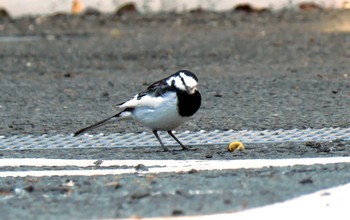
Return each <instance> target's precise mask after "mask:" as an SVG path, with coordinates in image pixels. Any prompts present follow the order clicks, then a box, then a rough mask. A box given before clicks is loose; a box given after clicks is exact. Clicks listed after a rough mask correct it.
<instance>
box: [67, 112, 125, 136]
mask: <svg viewBox="0 0 350 220" xmlns="http://www.w3.org/2000/svg"><path fill="white" fill-rule="evenodd" d="M119 114H120V113H118V114H116V115H113V116H111V117H109V118H106V119H105V120H103V121H100V122H98V123H96V124H93V125H90V126H89V127H86V128H83V129H81V130H79V131H77V132H75V133H74V135H73V136H74V137H75V136H78V135H80V134H83V133H85V132H87V131H91V130H93V129H95V128H99V127H101V126H103V125H105V124H108V123H110V122H112V121H113V119H116V118H117V117H118V116H119Z"/></svg>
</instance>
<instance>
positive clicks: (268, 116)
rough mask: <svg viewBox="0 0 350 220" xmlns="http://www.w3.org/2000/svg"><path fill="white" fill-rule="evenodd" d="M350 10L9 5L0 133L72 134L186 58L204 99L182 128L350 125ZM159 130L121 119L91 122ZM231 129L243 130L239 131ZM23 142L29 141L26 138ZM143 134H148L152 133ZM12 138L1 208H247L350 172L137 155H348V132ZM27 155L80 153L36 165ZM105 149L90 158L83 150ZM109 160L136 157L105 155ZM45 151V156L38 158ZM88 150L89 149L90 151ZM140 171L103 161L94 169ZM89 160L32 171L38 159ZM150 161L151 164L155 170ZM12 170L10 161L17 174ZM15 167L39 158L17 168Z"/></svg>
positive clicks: (340, 166) (335, 167) (2, 46)
mask: <svg viewBox="0 0 350 220" xmlns="http://www.w3.org/2000/svg"><path fill="white" fill-rule="evenodd" d="M349 18H350V13H349V12H348V11H339V10H338V11H333V10H330V11H327V10H324V11H309V12H295V11H280V12H274V13H272V12H267V13H248V14H245V13H237V12H235V13H234V12H225V13H212V12H201V11H198V12H192V13H184V14H176V13H166V14H158V15H124V16H115V15H89V16H87V15H83V16H65V15H56V16H48V17H47V16H41V17H30V18H19V19H13V20H9V19H2V18H0V30H1V32H0V33H1V34H0V51H1V52H0V94H1V95H0V138H3V139H4V138H9V137H13V136H14V135H17V136H18V137H24V136H26V135H32V136H42V135H47V136H49V137H50V136H53V135H57V134H59V135H63V136H69V135H71V134H72V133H73V132H75V131H77V130H78V129H80V128H82V127H85V126H87V125H90V124H92V123H94V122H97V121H99V120H101V119H103V118H105V117H108V116H110V115H112V114H115V113H116V109H115V108H114V107H113V105H114V104H117V103H120V102H121V101H124V100H125V99H128V98H130V97H131V96H133V95H134V94H136V93H138V92H140V91H142V90H143V89H145V88H146V87H147V85H149V84H150V83H152V82H154V81H156V80H157V79H160V78H164V77H166V76H168V75H170V74H172V73H174V72H176V71H177V70H179V69H188V70H191V71H193V72H194V73H196V74H197V76H198V77H199V89H200V91H201V93H202V99H203V103H202V107H201V109H200V110H199V111H198V113H197V114H196V115H195V117H194V118H193V119H192V120H191V121H189V122H188V123H186V124H185V125H183V126H182V127H180V128H179V129H178V130H177V131H178V132H183V131H186V130H189V131H191V132H199V131H214V130H221V131H227V130H230V129H232V130H235V131H241V130H254V131H264V130H266V129H268V130H272V131H274V130H278V129H284V130H290V129H298V130H306V129H308V128H315V129H320V128H330V127H339V128H344V129H347V128H349V127H350V117H349V115H350V78H349V77H350V72H349V69H350V62H349V58H350V52H349V51H350V41H349V39H350V35H349V31H350V28H349V27H348V24H347V21H348V20H349ZM141 132H150V131H148V130H147V129H146V128H145V127H142V126H141V125H139V124H137V123H135V122H132V121H123V122H118V123H115V124H111V125H108V126H106V127H103V128H100V129H99V130H96V131H94V132H93V133H92V134H94V135H95V134H99V133H103V134H108V135H111V134H113V133H121V134H129V133H141ZM232 141H233V140H232ZM23 144H24V145H25V143H23ZM140 146H143V145H142V143H140ZM20 147H21V146H14V149H12V150H1V151H0V161H4V160H5V159H8V158H10V159H11V158H18V159H21V160H20V161H22V160H23V161H22V162H20V163H19V164H18V165H10V164H6V163H4V164H3V165H1V166H0V167H1V171H0V173H1V174H4V177H1V178H0V213H1V215H0V219H10V218H11V219H23V218H27V219H51V218H52V219H67V218H70V219H106V218H128V217H165V216H191V215H206V214H216V213H235V212H240V211H244V210H249V209H250V208H254V207H262V206H265V205H270V204H273V203H276V202H283V201H287V200H290V199H292V198H296V197H298V196H302V195H305V194H308V193H313V192H316V191H318V190H322V189H327V188H330V187H335V186H339V185H343V184H346V183H349V182H350V172H349V170H350V164H349V163H348V162H335V163H331V164H313V165H307V164H306V163H305V162H303V164H298V165H291V166H265V167H262V168H246V167H245V166H244V165H242V167H240V168H235V169H233V168H232V169H217V170H216V169H210V170H196V169H192V170H185V171H179V172H159V173H157V172H151V171H152V169H153V168H157V167H158V166H155V167H148V166H145V165H143V164H142V162H137V161H138V160H157V161H167V160H184V161H190V160H207V161H216V160H217V161H221V160H224V161H235V160H241V159H244V160H246V161H248V162H249V161H251V162H252V163H254V161H255V160H256V159H280V160H284V159H286V158H289V159H292V158H299V159H306V161H307V158H321V159H322V158H329V157H331V158H342V157H344V158H347V157H349V155H350V142H349V141H348V140H343V139H339V140H332V141H322V142H308V143H304V142H283V143H282V142H280V143H245V147H246V148H245V150H243V151H234V152H228V151H227V145H225V144H216V143H213V144H210V145H203V146H196V147H195V148H196V149H195V150H193V151H180V150H179V147H178V146H172V147H171V149H172V151H171V152H162V151H161V148H160V147H159V148H157V147H129V148H119V147H118V146H117V145H113V144H111V145H108V146H103V147H100V148H94V147H91V148H77V149H64V148H57V149H27V150H20V149H18V148H20ZM28 158H49V159H70V160H72V161H69V162H67V164H66V165H65V166H57V165H54V164H50V163H48V164H47V165H41V166H33V165H28V164H26V163H25V159H28ZM83 159H91V160H95V161H96V164H95V166H88V167H83V166H81V165H77V164H74V163H73V162H74V161H76V160H83ZM105 160H114V161H123V160H137V161H136V162H134V163H133V165H124V166H109V167H107V168H106V167H101V166H99V164H103V162H104V161H105ZM38 161H39V159H38ZM78 162H79V161H78ZM105 169H111V170H123V169H132V170H136V171H137V172H134V173H124V174H104V175H95V174H94V173H93V172H91V173H89V172H88V171H91V170H98V171H103V170H105ZM65 170H66V171H67V170H69V171H70V170H78V171H85V170H86V171H87V173H86V174H84V175H74V172H73V174H67V175H64V176H59V175H57V174H56V175H55V174H53V175H51V176H50V175H42V176H40V175H39V176H34V175H33V174H34V173H31V171H33V172H34V171H35V172H36V171H65ZM147 170H149V171H150V172H149V173H147ZM5 172H9V173H7V174H8V175H7V176H6V177H5ZM16 172H28V176H26V177H17V176H16V175H17V174H16Z"/></svg>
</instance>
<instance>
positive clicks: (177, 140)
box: [168, 131, 189, 150]
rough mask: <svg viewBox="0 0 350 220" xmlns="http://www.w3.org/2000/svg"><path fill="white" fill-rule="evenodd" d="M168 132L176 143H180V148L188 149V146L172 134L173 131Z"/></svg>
mask: <svg viewBox="0 0 350 220" xmlns="http://www.w3.org/2000/svg"><path fill="white" fill-rule="evenodd" d="M168 134H169V135H170V136H171V137H172V138H174V140H175V141H176V142H177V143H179V144H180V145H181V147H182V150H189V148H188V147H186V146H185V145H183V144H182V143H181V142H180V141H179V139H177V138H176V137H175V135H174V134H173V132H171V131H168Z"/></svg>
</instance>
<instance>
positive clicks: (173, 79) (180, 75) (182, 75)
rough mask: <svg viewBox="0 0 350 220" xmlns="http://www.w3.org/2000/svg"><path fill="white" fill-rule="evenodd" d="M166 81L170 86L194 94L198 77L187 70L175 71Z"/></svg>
mask: <svg viewBox="0 0 350 220" xmlns="http://www.w3.org/2000/svg"><path fill="white" fill-rule="evenodd" d="M166 82H167V84H169V85H170V86H172V87H174V88H176V89H179V90H181V91H185V92H187V93H188V94H194V93H195V92H196V91H197V84H198V78H197V76H196V75H195V74H194V73H192V72H190V71H188V70H180V71H177V72H176V73H174V74H173V75H172V76H170V77H169V79H168V80H167V81H166Z"/></svg>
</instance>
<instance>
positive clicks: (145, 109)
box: [74, 70, 201, 151]
mask: <svg viewBox="0 0 350 220" xmlns="http://www.w3.org/2000/svg"><path fill="white" fill-rule="evenodd" d="M197 83H198V78H197V76H196V75H195V74H193V73H192V72H190V71H187V70H180V71H178V72H176V73H174V74H173V75H171V76H169V77H167V78H164V79H162V80H159V81H157V82H155V83H153V84H151V85H150V86H148V88H147V90H146V91H144V92H140V93H139V94H137V95H135V96H134V97H132V98H131V99H129V100H128V101H126V102H123V103H120V104H118V105H116V107H118V108H121V109H123V110H122V111H121V112H119V113H117V114H116V115H113V116H111V117H109V118H107V119H105V120H103V121H100V122H98V123H96V124H94V125H91V126H89V127H86V128H83V129H81V130H80V131H77V132H76V133H75V134H74V136H77V135H79V134H82V133H85V132H87V131H89V130H92V129H95V128H98V127H100V126H102V125H105V124H107V123H109V122H111V121H114V120H119V119H136V120H137V121H139V122H140V123H141V124H143V125H145V126H146V127H149V128H151V129H152V131H153V134H154V135H155V136H156V138H157V139H158V141H159V143H160V144H161V145H162V147H163V149H164V151H168V148H167V147H165V146H164V144H163V142H162V140H161V139H160V137H159V135H158V131H167V132H168V134H169V135H170V136H171V137H172V138H174V140H175V141H176V142H177V143H179V144H180V145H181V147H182V149H183V150H188V148H187V147H186V146H185V145H183V144H182V143H181V142H180V141H179V140H178V139H177V138H176V137H175V135H174V134H173V133H172V130H173V129H175V128H177V127H179V126H180V125H182V124H183V123H185V122H186V121H187V120H189V119H190V117H191V116H192V115H193V114H194V113H196V112H197V110H198V109H199V107H200V105H201V95H200V93H199V91H198V90H197Z"/></svg>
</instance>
